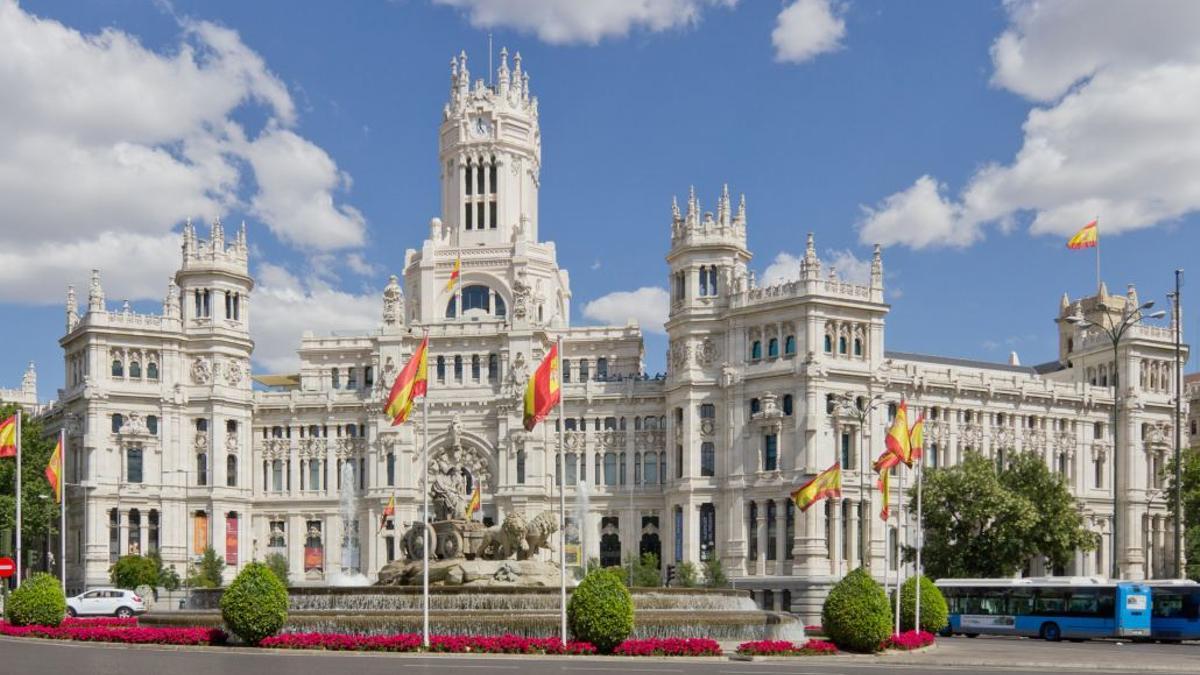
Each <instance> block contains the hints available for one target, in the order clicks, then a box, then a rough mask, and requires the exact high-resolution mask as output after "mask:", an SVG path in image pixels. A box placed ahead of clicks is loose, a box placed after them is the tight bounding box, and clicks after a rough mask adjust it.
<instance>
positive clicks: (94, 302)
mask: <svg viewBox="0 0 1200 675" xmlns="http://www.w3.org/2000/svg"><path fill="white" fill-rule="evenodd" d="M88 311H89V312H103V311H104V287H102V286H101V285H100V270H98V269H93V270H92V281H91V283H90V284H89V286H88Z"/></svg>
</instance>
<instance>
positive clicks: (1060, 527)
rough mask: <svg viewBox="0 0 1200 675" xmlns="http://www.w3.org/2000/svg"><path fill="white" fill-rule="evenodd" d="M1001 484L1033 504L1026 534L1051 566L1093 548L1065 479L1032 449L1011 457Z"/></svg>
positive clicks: (1061, 564) (1091, 536) (1092, 539)
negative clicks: (1032, 523) (1029, 524)
mask: <svg viewBox="0 0 1200 675" xmlns="http://www.w3.org/2000/svg"><path fill="white" fill-rule="evenodd" d="M1000 483H1001V484H1002V485H1003V486H1004V487H1005V488H1007V489H1008V490H1009V491H1010V492H1012V493H1013V494H1016V495H1019V496H1021V497H1024V498H1025V499H1026V500H1028V501H1029V503H1030V504H1032V505H1033V512H1034V514H1035V515H1036V516H1037V522H1036V523H1035V524H1034V525H1033V527H1032V528H1031V529H1030V530H1029V532H1028V533H1026V535H1025V540H1026V543H1027V545H1028V546H1029V547H1030V548H1031V549H1032V554H1033V555H1041V556H1045V557H1046V558H1047V559H1048V560H1049V562H1050V564H1051V566H1052V568H1057V567H1066V566H1067V565H1068V564H1070V562H1071V560H1072V559H1073V558H1074V557H1075V552H1076V551H1091V550H1094V549H1095V548H1096V543H1097V542H1096V535H1095V533H1093V532H1091V531H1089V530H1088V528H1087V525H1086V524H1085V523H1084V520H1083V507H1082V505H1081V504H1080V503H1079V501H1078V500H1076V499H1075V497H1074V496H1073V495H1072V494H1071V491H1070V490H1069V489H1068V488H1067V482H1066V480H1065V479H1064V478H1063V477H1062V476H1060V475H1057V474H1055V473H1052V472H1051V471H1050V467H1048V466H1046V460H1045V459H1043V458H1042V457H1041V456H1040V455H1038V454H1036V453H1032V452H1023V453H1020V454H1017V455H1015V456H1013V458H1012V459H1011V460H1010V461H1009V463H1008V466H1006V467H1005V468H1004V470H1003V471H1001V472H1000Z"/></svg>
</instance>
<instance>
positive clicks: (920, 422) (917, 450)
mask: <svg viewBox="0 0 1200 675" xmlns="http://www.w3.org/2000/svg"><path fill="white" fill-rule="evenodd" d="M923 454H925V413H921V414H920V415H918V416H917V421H916V422H913V425H912V428H911V429H909V430H908V459H909V462H908V465H909V466H912V464H913V462H920V461H921V456H922V455H923Z"/></svg>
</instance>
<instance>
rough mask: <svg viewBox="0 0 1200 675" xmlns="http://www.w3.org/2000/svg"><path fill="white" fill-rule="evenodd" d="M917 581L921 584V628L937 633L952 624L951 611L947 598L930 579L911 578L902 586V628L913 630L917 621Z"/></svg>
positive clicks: (922, 577) (923, 577)
mask: <svg viewBox="0 0 1200 675" xmlns="http://www.w3.org/2000/svg"><path fill="white" fill-rule="evenodd" d="M917 579H920V580H921V581H920V583H921V626H920V629H921V630H922V631H926V632H929V633H936V632H938V631H939V630H941V629H943V628H945V627H946V625H947V624H948V623H949V622H950V609H949V608H948V607H947V606H946V598H945V596H943V595H942V592H941V591H940V590H938V587H937V586H934V585H933V582H932V581H930V580H929V578H928V577H925V576H921V577H909V578H908V579H907V580H905V582H904V583H903V584H901V585H900V627H901V629H902V630H904V629H911V628H912V627H913V621H914V620H915V618H916V617H915V616H914V614H915V607H916V602H915V597H914V596H915V595H916V593H915V592H914V591H913V589H914V587H915V586H916V583H917Z"/></svg>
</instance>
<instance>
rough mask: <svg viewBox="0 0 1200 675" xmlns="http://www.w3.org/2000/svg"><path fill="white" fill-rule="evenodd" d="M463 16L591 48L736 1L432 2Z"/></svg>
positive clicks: (683, 23) (691, 20)
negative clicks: (454, 9)
mask: <svg viewBox="0 0 1200 675" xmlns="http://www.w3.org/2000/svg"><path fill="white" fill-rule="evenodd" d="M434 2H435V3H437V4H440V5H447V6H449V7H454V8H456V9H459V10H461V11H463V12H464V13H466V15H467V18H468V20H469V21H470V22H471V25H472V26H475V27H476V28H494V27H505V28H513V29H515V30H518V31H522V32H527V33H533V34H535V35H537V36H538V38H539V39H541V40H542V41H544V42H548V43H550V44H590V45H594V44H597V43H599V42H600V41H601V40H603V39H605V38H620V37H624V36H625V35H628V34H629V32H630V31H632V30H634V29H644V30H647V31H650V32H660V31H664V30H670V29H673V28H684V27H687V26H691V25H694V24H696V23H697V22H698V21H699V20H700V16H701V14H703V13H704V11H705V10H706V9H708V8H709V7H711V6H716V5H719V6H725V7H732V6H733V5H735V4H737V0H599V1H594V2H593V1H590V0H589V1H580V0H434Z"/></svg>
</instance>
